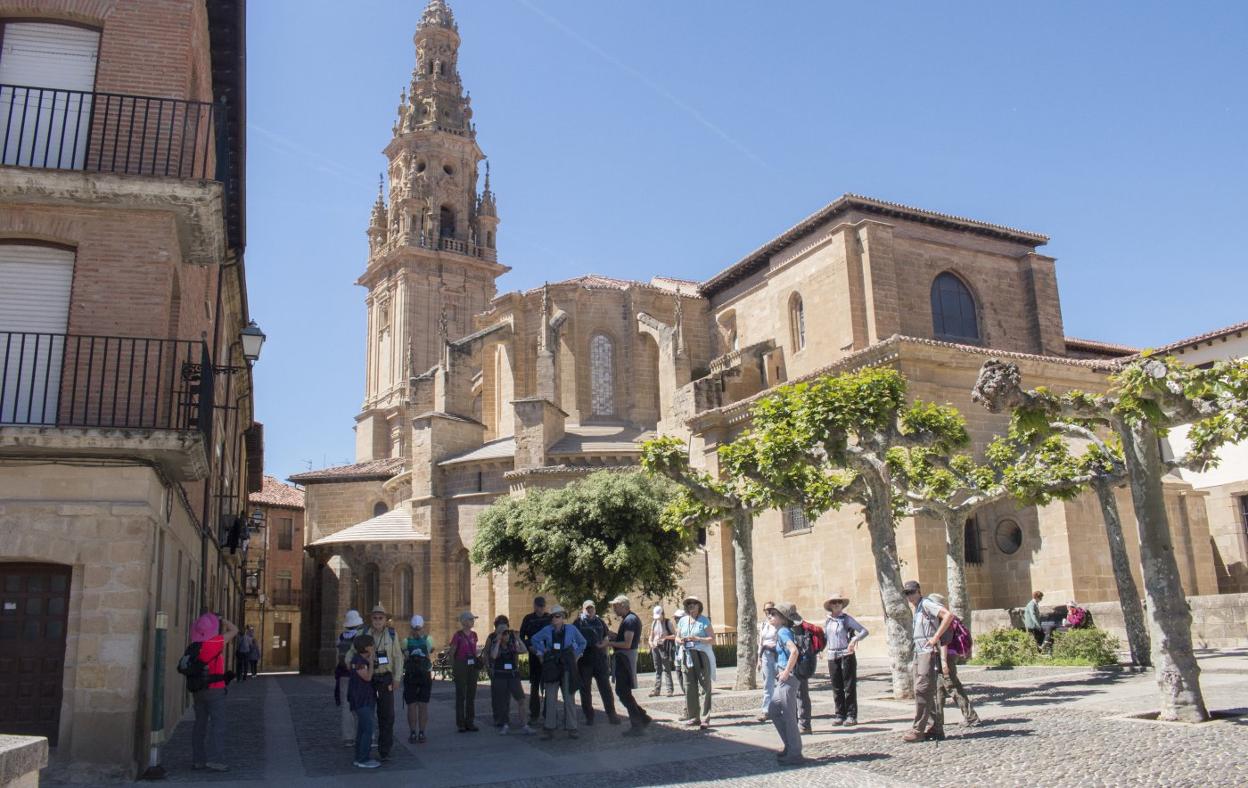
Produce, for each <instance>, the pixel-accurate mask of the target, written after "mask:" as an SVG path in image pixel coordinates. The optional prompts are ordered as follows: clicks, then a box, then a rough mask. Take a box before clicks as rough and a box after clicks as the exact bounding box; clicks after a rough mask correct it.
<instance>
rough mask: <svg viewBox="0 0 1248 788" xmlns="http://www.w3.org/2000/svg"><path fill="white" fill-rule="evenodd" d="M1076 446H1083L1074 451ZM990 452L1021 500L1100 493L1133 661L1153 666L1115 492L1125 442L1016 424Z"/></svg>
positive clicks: (1069, 428)
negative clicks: (1122, 443)
mask: <svg viewBox="0 0 1248 788" xmlns="http://www.w3.org/2000/svg"><path fill="white" fill-rule="evenodd" d="M1072 444H1075V445H1072ZM1076 445H1082V447H1083V450H1082V451H1074V450H1073V449H1074V448H1076ZM988 457H989V461H990V463H991V465H992V467H993V468H994V469H998V470H999V473H1000V478H1001V483H1002V484H1003V485H1004V486H1005V487H1006V488H1007V489H1008V490H1009V492H1010V493H1011V494H1012V495H1013V496H1014V497H1015V498H1016V499H1017V500H1018V501H1019V502H1020V503H1023V504H1030V505H1035V506H1044V505H1045V504H1047V503H1049V502H1050V501H1054V500H1071V499H1072V498H1075V497H1077V496H1078V495H1080V494H1082V493H1083V492H1084V490H1086V489H1087V488H1088V487H1091V488H1092V490H1093V491H1094V492H1095V493H1096V501H1097V504H1098V505H1099V506H1100V509H1101V519H1102V520H1103V522H1104V524H1105V537H1106V541H1107V543H1108V545H1109V556H1110V565H1111V567H1112V569H1113V574H1114V584H1115V586H1116V587H1117V590H1118V604H1119V606H1120V607H1121V608H1122V619H1123V624H1124V626H1125V627H1126V630H1127V644H1128V647H1129V649H1130V651H1131V661H1132V662H1133V663H1134V664H1136V665H1139V666H1141V667H1148V666H1150V665H1152V653H1151V646H1150V643H1149V634H1148V625H1147V624H1146V622H1145V619H1144V609H1143V606H1142V604H1141V602H1140V590H1139V587H1138V586H1137V585H1136V583H1135V576H1134V574H1132V572H1131V557H1130V555H1129V554H1128V553H1127V541H1126V537H1125V536H1124V535H1123V531H1122V518H1121V516H1120V515H1119V513H1118V501H1117V499H1116V498H1115V496H1114V489H1115V488H1116V487H1120V486H1122V485H1123V484H1125V483H1126V481H1127V470H1126V463H1125V462H1124V460H1123V457H1122V448H1121V446H1120V445H1118V444H1117V442H1116V441H1115V440H1114V439H1112V438H1110V439H1109V440H1105V439H1103V438H1102V437H1101V436H1100V435H1098V434H1097V433H1096V431H1095V430H1093V429H1092V428H1090V427H1087V426H1083V425H1080V424H1075V423H1072V422H1053V423H1052V424H1040V425H1030V426H1020V425H1019V424H1017V423H1015V424H1012V425H1011V428H1010V433H1009V435H1008V436H1007V437H1004V438H998V439H997V440H995V441H993V442H992V443H991V444H990V445H989V447H988Z"/></svg>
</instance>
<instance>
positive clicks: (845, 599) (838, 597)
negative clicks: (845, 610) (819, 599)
mask: <svg viewBox="0 0 1248 788" xmlns="http://www.w3.org/2000/svg"><path fill="white" fill-rule="evenodd" d="M833 602H841V603H842V604H843V605H844V607H849V595H848V594H832V595H831V596H829V597H828V598H827V599H825V600H823V609H824V610H826V611H828V612H829V613H831V612H832V608H831V607H829V606H830V605H831V604H832V603H833Z"/></svg>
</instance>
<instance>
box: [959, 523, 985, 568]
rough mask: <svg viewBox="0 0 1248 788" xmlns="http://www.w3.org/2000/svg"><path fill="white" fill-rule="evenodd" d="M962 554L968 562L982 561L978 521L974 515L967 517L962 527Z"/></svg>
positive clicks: (980, 562) (977, 562)
mask: <svg viewBox="0 0 1248 788" xmlns="http://www.w3.org/2000/svg"><path fill="white" fill-rule="evenodd" d="M962 556H963V558H965V559H966V563H968V564H982V563H983V562H984V547H983V545H981V544H980V542H979V523H977V522H976V521H975V518H974V517H969V518H967V521H966V524H965V525H964V526H963V527H962Z"/></svg>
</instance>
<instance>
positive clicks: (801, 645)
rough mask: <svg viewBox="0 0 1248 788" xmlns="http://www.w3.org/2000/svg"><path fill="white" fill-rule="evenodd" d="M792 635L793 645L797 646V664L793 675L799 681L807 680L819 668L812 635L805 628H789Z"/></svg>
mask: <svg viewBox="0 0 1248 788" xmlns="http://www.w3.org/2000/svg"><path fill="white" fill-rule="evenodd" d="M789 633H790V634H792V635H793V644H794V645H796V646H797V657H796V659H797V664H795V665H794V666H793V675H795V676H797V677H798V678H799V679H808V678H810V677H811V676H813V675H815V671H816V670H817V669H818V667H819V657H818V653H819V652H817V651H815V644H814V633H813V632H811V631H810V630H809V629H807V628H806V627H805V626H799V627H789Z"/></svg>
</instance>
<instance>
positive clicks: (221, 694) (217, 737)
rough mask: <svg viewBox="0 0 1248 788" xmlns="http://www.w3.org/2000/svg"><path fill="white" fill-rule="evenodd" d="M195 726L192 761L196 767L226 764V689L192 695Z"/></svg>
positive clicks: (214, 688)
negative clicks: (209, 764) (208, 764)
mask: <svg viewBox="0 0 1248 788" xmlns="http://www.w3.org/2000/svg"><path fill="white" fill-rule="evenodd" d="M191 697H192V698H193V700H194V704H195V726H194V728H192V730H191V753H192V754H191V761H192V762H193V763H194V764H195V765H196V766H203V765H204V764H205V763H224V762H225V760H224V759H225V688H224V687H211V688H209V689H202V690H200V691H199V692H193V693H191Z"/></svg>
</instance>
